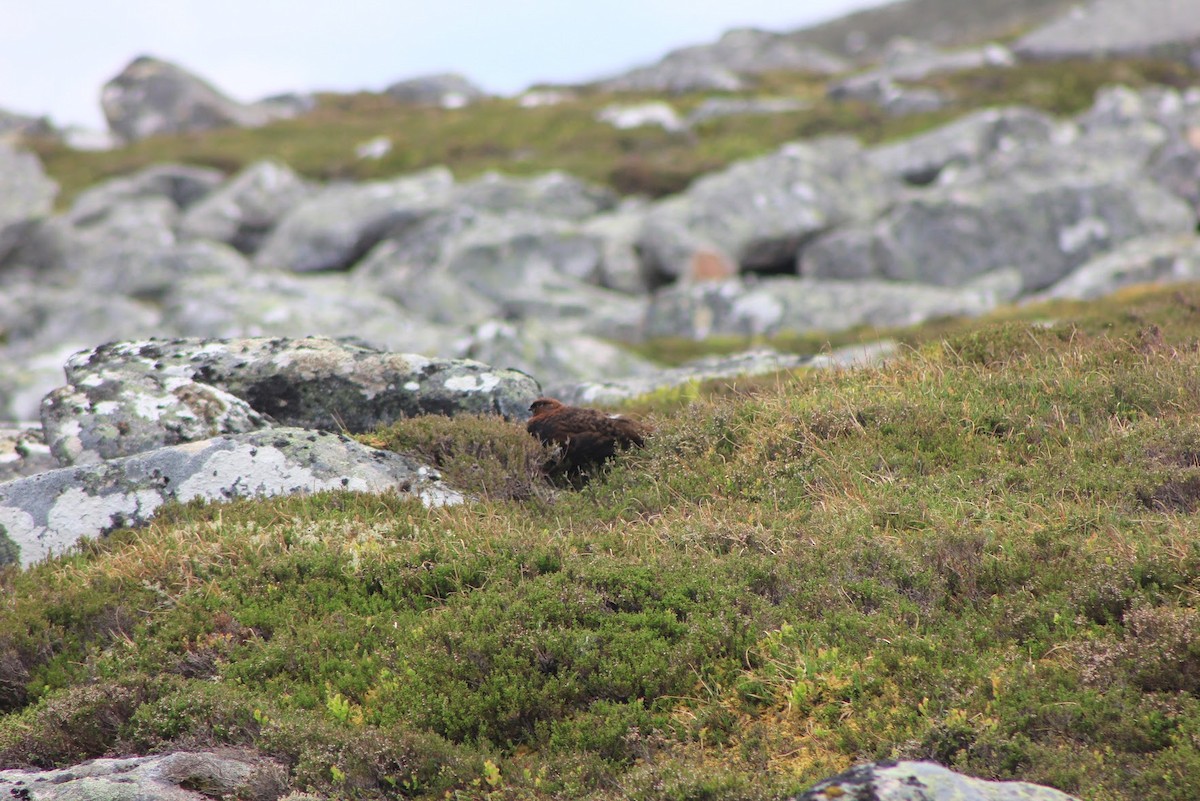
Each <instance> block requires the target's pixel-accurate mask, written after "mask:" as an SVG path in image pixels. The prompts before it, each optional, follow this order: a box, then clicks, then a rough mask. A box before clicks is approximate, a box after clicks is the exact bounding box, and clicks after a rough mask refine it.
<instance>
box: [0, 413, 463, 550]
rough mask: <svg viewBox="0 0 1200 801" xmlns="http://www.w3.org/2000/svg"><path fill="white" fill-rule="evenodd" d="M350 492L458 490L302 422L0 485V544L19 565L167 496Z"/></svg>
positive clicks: (135, 521)
mask: <svg viewBox="0 0 1200 801" xmlns="http://www.w3.org/2000/svg"><path fill="white" fill-rule="evenodd" d="M325 490H352V491H355V492H386V491H389V490H392V491H396V492H400V493H403V494H406V495H411V496H412V497H414V498H419V499H420V500H421V501H422V502H423V503H425V505H427V506H436V505H442V504H453V503H460V502H461V501H462V496H461V495H459V494H458V493H457V492H455V491H454V490H452V489H450V488H448V487H445V486H443V485H442V484H441V481H440V476H439V475H438V473H437V472H436V471H434V470H432V469H431V468H428V467H425V466H424V465H421V464H418V463H417V462H416V461H415V460H413V459H412V458H411V457H408V456H404V455H401V454H398V453H393V452H391V451H381V450H376V449H375V448H368V447H367V446H365V445H362V444H360V443H358V442H356V441H354V440H352V439H350V438H349V437H346V436H343V435H341V434H332V433H329V432H327V431H310V430H307V429H303V428H272V429H268V430H265V431H255V432H251V433H249V434H237V435H233V436H226V437H214V438H213V439H207V440H201V441H199V442H191V443H187V444H185V445H173V446H170V447H166V448H158V449H156V450H152V451H146V452H144V453H139V454H136V455H133V456H126V457H124V458H121V459H113V460H111V461H107V462H101V463H99V464H92V465H86V466H82V467H63V468H59V469H58V470H51V471H50V472H47V473H41V474H39V475H36V476H29V477H28V478H21V479H17V480H15V481H9V482H8V483H6V484H0V543H2V542H3V541H4V539H5V538H7V540H8V541H9V542H10V543H12V544H15V545H16V546H17V547H18V548H19V554H20V557H19V561H20V564H21V565H22V566H23V567H27V566H29V565H31V564H33V563H35V562H39V561H41V560H42V559H45V558H46V557H47V556H50V555H52V554H60V553H63V552H64V551H66V550H67V549H69V548H71V547H72V546H73V545H74V544H75V543H76V542H78V540H79V538H80V537H93V538H95V537H102V536H104V535H106V534H109V533H111V532H113V531H115V530H117V529H119V528H125V527H128V526H138V525H142V524H143V523H146V522H148V521H149V520H150V519H151V518H152V517H153V516H154V512H155V510H157V509H158V508H159V507H160V506H162V505H163V504H164V503H166V502H168V501H179V502H186V501H189V500H193V499H197V498H199V499H203V500H209V501H220V500H232V499H234V498H262V497H269V496H274V495H294V494H297V493H309V492H321V491H325Z"/></svg>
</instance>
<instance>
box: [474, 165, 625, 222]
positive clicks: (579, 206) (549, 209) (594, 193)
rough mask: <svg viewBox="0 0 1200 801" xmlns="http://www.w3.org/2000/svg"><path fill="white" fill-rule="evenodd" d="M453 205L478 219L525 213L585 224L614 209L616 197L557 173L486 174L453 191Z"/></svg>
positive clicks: (607, 191) (613, 194)
mask: <svg viewBox="0 0 1200 801" xmlns="http://www.w3.org/2000/svg"><path fill="white" fill-rule="evenodd" d="M452 202H453V204H454V205H455V206H456V207H465V208H467V209H470V210H471V211H473V212H476V213H477V214H480V215H483V214H493V215H507V214H514V213H524V214H532V215H537V216H539V217H551V218H554V219H563V220H584V219H587V218H589V217H592V216H594V215H596V214H600V213H601V212H604V211H608V210H609V209H612V208H613V207H615V206H616V204H617V196H616V193H614V192H613V191H612V190H611V189H608V188H606V187H602V186H596V185H595V184H589V183H587V182H586V181H582V180H580V179H578V178H576V177H575V176H573V175H568V174H567V173H565V172H562V171H560V170H551V171H550V172H547V173H542V174H541V175H537V176H534V177H532V178H515V177H512V176H508V175H501V174H500V173H496V172H488V173H484V174H483V175H482V176H480V177H479V178H476V179H475V180H473V181H469V182H467V183H465V184H462V185H461V186H459V187H458V188H457V189H455V191H454V193H453V198H452Z"/></svg>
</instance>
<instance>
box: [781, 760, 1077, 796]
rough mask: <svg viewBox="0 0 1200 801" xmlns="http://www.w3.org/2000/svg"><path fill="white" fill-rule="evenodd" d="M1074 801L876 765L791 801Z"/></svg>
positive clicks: (916, 765) (941, 771) (948, 774)
mask: <svg viewBox="0 0 1200 801" xmlns="http://www.w3.org/2000/svg"><path fill="white" fill-rule="evenodd" d="M835 799H871V801H1078V800H1077V799H1076V798H1075V797H1074V796H1069V795H1067V794H1066V793H1063V792H1060V791H1058V790H1055V789H1053V788H1050V787H1042V786H1041V785H1037V784H1029V783H1028V782H991V781H985V780H983V779H974V778H971V777H970V776H964V775H963V774H961V773H955V772H954V771H952V770H950V769H949V768H944V767H942V766H941V765H938V764H936V763H934V762H876V763H874V764H867V765H857V766H855V767H853V768H851V769H850V770H848V771H846V772H845V773H839V774H838V775H837V776H834V777H832V778H829V779H825V780H824V781H821V782H817V783H816V784H815V785H813V786H812V787H811V788H809V789H808V790H806V791H805V792H803V793H801V794H800V795H798V796H795V797H793V798H791V799H789V801H835Z"/></svg>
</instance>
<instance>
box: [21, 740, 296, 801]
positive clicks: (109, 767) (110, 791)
mask: <svg viewBox="0 0 1200 801" xmlns="http://www.w3.org/2000/svg"><path fill="white" fill-rule="evenodd" d="M287 789H288V773H287V768H286V767H285V766H284V765H282V764H280V763H278V762H276V761H275V760H273V759H269V758H267V757H264V756H262V755H261V754H257V753H255V752H253V751H249V750H242V749H235V748H219V749H214V750H208V751H177V752H175V753H170V754H155V755H153V756H140V757H122V758H117V759H93V760H90V761H88V762H83V763H81V764H78V765H71V766H70V767H66V768H58V769H54V770H15V769H14V770H0V795H2V796H3V797H5V798H8V797H11V798H14V799H17V798H21V799H36V801H68V799H70V801H87V800H90V799H101V798H105V799H109V801H132V799H135V798H143V799H149V798H153V799H155V801H205V800H206V799H210V798H244V799H247V801H275V799H276V798H279V797H280V796H282V795H283V794H284V793H285V792H287Z"/></svg>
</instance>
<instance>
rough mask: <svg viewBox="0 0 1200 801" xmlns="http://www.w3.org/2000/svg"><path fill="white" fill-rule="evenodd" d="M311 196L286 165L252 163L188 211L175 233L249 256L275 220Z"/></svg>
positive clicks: (306, 185)
mask: <svg viewBox="0 0 1200 801" xmlns="http://www.w3.org/2000/svg"><path fill="white" fill-rule="evenodd" d="M312 192H313V189H312V187H311V186H310V185H309V184H308V182H307V181H305V180H304V179H303V178H301V177H300V176H299V175H297V174H296V173H295V172H294V171H293V170H292V169H291V168H290V167H288V166H287V165H285V164H282V163H280V162H278V161H260V162H256V163H255V164H252V165H250V166H249V167H247V168H246V169H244V170H242V171H241V172H240V173H238V175H236V176H235V177H234V178H233V179H232V180H230V181H229V183H227V184H225V185H224V186H221V187H220V188H219V189H217V190H215V191H213V192H212V193H210V194H209V195H208V197H206V198H204V199H203V200H202V201H201V202H199V203H196V204H195V205H194V206H193V207H192V208H190V209H188V210H187V212H186V213H185V214H184V215H183V219H182V220H180V224H179V232H180V235H181V236H183V237H185V238H188V239H212V240H216V241H218V242H225V243H227V244H230V245H233V246H234V247H235V248H237V249H238V250H240V251H242V252H243V253H253V252H254V251H255V250H257V249H258V246H259V245H260V244H261V243H262V240H263V239H264V238H265V237H266V235H267V233H268V232H269V231H270V230H271V229H272V228H274V227H275V225H276V224H277V223H278V222H279V220H280V219H281V218H282V217H283V216H284V215H285V214H286V213H287V212H288V211H290V210H291V209H292V207H294V206H295V205H296V204H297V203H299V202H300V201H302V200H304V199H306V198H307V197H308V196H309V195H310V194H312Z"/></svg>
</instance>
